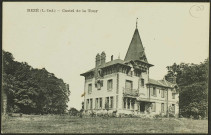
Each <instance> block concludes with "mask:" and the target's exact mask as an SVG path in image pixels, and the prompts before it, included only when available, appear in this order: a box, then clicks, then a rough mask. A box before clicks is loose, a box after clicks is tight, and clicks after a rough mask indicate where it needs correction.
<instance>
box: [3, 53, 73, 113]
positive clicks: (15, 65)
mask: <svg viewBox="0 0 211 135" xmlns="http://www.w3.org/2000/svg"><path fill="white" fill-rule="evenodd" d="M3 91H4V92H5V93H6V96H7V111H8V112H21V113H27V114H30V113H36V114H47V113H55V114H60V113H64V112H65V110H66V108H67V102H68V101H69V95H70V90H69V85H68V84H66V83H64V82H63V80H62V79H58V78H57V77H55V75H54V74H52V73H49V72H48V71H47V70H46V69H45V68H43V69H35V68H32V67H31V66H29V65H28V64H27V63H26V62H21V63H20V62H17V61H14V58H13V56H12V54H11V53H9V52H5V51H3Z"/></svg>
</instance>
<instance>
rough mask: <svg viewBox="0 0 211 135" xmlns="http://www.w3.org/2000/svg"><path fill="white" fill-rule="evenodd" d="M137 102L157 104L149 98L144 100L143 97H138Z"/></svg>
mask: <svg viewBox="0 0 211 135" xmlns="http://www.w3.org/2000/svg"><path fill="white" fill-rule="evenodd" d="M136 100H137V101H143V102H151V103H153V102H155V101H152V100H150V99H149V98H143V97H137V98H136Z"/></svg>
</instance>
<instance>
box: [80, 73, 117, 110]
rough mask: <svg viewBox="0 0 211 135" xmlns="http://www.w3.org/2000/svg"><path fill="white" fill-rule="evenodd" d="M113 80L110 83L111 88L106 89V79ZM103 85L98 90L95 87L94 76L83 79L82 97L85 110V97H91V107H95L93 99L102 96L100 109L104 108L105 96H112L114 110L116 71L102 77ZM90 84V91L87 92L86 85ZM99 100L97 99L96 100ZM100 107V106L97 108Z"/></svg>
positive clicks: (114, 108)
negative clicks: (83, 93)
mask: <svg viewBox="0 0 211 135" xmlns="http://www.w3.org/2000/svg"><path fill="white" fill-rule="evenodd" d="M111 79H112V82H113V85H112V89H111V90H108V89H107V81H108V80H111ZM101 80H103V86H102V87H101V89H100V90H98V89H97V88H96V87H95V78H93V79H89V80H86V81H85V93H86V94H85V97H84V99H85V100H84V107H85V110H87V108H86V107H87V99H92V102H93V103H92V106H93V107H92V109H96V108H95V99H96V98H102V108H101V109H105V100H106V97H113V108H112V109H113V110H116V92H117V73H113V74H109V75H105V76H104V78H103V79H101ZM89 84H92V92H91V93H89V92H88V85H89ZM98 102H99V101H98ZM99 109H100V108H99ZM88 110H90V107H88Z"/></svg>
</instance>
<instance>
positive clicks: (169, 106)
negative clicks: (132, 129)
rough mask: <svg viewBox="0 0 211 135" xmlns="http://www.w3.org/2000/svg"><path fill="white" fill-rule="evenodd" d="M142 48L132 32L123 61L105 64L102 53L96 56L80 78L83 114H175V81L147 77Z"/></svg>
mask: <svg viewBox="0 0 211 135" xmlns="http://www.w3.org/2000/svg"><path fill="white" fill-rule="evenodd" d="M152 66H153V65H152V64H150V63H149V62H148V60H147V57H146V54H145V51H144V47H143V44H142V41H141V38H140V35H139V31H138V29H137V26H136V29H135V32H134V34H133V37H132V40H131V43H130V45H129V48H128V51H127V54H126V56H125V59H124V60H121V59H113V56H111V60H110V61H109V62H106V54H105V52H102V53H101V54H99V53H98V54H97V55H96V59H95V67H94V68H93V69H91V70H89V71H87V72H85V73H82V74H81V76H84V77H85V85H84V93H85V95H84V110H85V113H90V112H93V111H94V112H96V113H98V112H102V111H104V110H109V112H112V111H113V112H116V113H117V114H135V115H136V114H137V115H138V114H150V115H155V114H161V115H169V113H171V114H174V115H175V116H177V115H178V112H179V106H178V101H179V94H178V92H177V85H176V83H175V79H174V78H173V79H172V78H171V82H170V81H167V80H166V79H165V77H164V79H162V80H154V79H150V78H149V68H150V67H152Z"/></svg>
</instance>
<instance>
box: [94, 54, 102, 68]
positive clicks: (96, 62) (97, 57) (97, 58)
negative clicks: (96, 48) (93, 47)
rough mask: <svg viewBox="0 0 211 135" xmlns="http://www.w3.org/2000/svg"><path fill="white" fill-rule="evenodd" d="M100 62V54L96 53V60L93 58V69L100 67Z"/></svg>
mask: <svg viewBox="0 0 211 135" xmlns="http://www.w3.org/2000/svg"><path fill="white" fill-rule="evenodd" d="M100 60H101V58H100V54H99V53H98V54H97V55H96V58H95V67H97V66H99V65H100V63H101V62H100Z"/></svg>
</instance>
